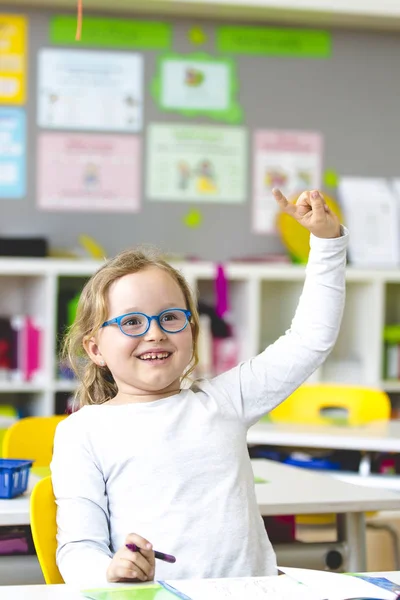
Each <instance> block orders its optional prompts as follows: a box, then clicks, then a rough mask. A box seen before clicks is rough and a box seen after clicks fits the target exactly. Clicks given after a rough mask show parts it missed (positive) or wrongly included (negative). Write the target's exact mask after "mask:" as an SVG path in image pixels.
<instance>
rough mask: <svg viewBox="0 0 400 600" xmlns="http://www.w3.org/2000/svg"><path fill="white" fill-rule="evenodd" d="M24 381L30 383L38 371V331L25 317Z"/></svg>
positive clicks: (28, 318)
mask: <svg viewBox="0 0 400 600" xmlns="http://www.w3.org/2000/svg"><path fill="white" fill-rule="evenodd" d="M25 344H26V346H25V348H26V354H25V364H24V375H25V380H26V381H30V380H31V379H33V377H34V376H35V375H36V373H37V372H38V371H39V366H40V364H39V363H40V359H39V350H40V329H39V327H37V326H36V325H35V323H34V322H33V319H32V318H31V317H26V321H25Z"/></svg>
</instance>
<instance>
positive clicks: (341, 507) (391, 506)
mask: <svg viewBox="0 0 400 600" xmlns="http://www.w3.org/2000/svg"><path fill="white" fill-rule="evenodd" d="M252 464H253V470H254V474H255V475H256V476H258V477H262V478H263V479H265V480H267V481H268V483H266V484H256V495H257V502H258V506H259V509H260V512H261V514H262V515H264V516H272V515H306V514H326V513H335V514H336V515H337V523H336V527H337V537H338V540H339V541H340V542H343V543H344V544H346V546H347V548H348V554H349V560H348V569H349V570H350V571H353V572H356V571H365V570H366V529H365V517H364V513H365V512H368V511H384V510H399V509H400V495H399V494H396V493H394V492H391V491H388V490H383V489H379V488H368V487H364V486H358V485H354V484H352V483H346V482H343V481H340V480H337V479H334V478H333V477H331V476H329V475H325V474H320V473H316V472H314V471H308V470H306V469H299V468H297V467H292V466H289V465H283V464H281V463H278V462H274V461H269V460H265V459H257V460H253V461H252Z"/></svg>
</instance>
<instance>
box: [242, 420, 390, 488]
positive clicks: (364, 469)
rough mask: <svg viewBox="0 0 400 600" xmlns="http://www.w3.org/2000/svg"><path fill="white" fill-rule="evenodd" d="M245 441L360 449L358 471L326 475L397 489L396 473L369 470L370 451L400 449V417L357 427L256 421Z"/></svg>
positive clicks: (274, 444)
mask: <svg viewBox="0 0 400 600" xmlns="http://www.w3.org/2000/svg"><path fill="white" fill-rule="evenodd" d="M247 442H248V444H256V445H260V444H261V445H265V446H283V447H287V448H309V449H325V450H356V451H359V452H362V453H363V460H362V461H361V463H360V470H359V472H358V473H355V472H347V471H327V473H329V475H331V476H332V477H335V478H337V479H340V480H342V481H346V482H348V483H356V484H358V485H366V486H369V487H381V488H383V489H388V490H396V491H400V476H399V475H380V474H377V473H373V474H371V473H370V469H371V456H370V454H371V453H372V452H399V453H400V421H376V422H374V423H370V424H368V425H364V426H359V427H345V426H343V427H338V426H333V425H300V424H294V423H257V424H256V425H254V426H253V427H251V428H250V430H249V432H248V435H247Z"/></svg>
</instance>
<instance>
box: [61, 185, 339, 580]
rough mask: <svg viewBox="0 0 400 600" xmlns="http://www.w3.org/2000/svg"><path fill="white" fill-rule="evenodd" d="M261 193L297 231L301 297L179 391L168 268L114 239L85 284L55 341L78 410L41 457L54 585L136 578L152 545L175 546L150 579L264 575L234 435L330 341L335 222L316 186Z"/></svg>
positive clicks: (247, 476) (141, 576)
mask: <svg viewBox="0 0 400 600" xmlns="http://www.w3.org/2000/svg"><path fill="white" fill-rule="evenodd" d="M274 195H275V198H276V200H277V202H278V204H279V205H280V207H281V209H282V210H285V211H286V212H288V213H290V214H291V215H292V216H293V217H294V218H295V219H297V220H298V221H299V222H300V223H301V224H302V225H304V227H306V228H307V229H308V230H309V231H310V232H311V238H310V243H311V251H310V257H309V262H308V266H307V274H306V281H305V284H304V289H303V293H302V296H301V298H300V302H299V305H298V308H297V311H296V314H295V316H294V319H293V322H292V325H291V328H290V329H289V331H287V332H286V334H285V335H284V336H282V337H280V338H279V339H278V340H277V341H276V342H275V343H274V344H272V345H271V346H269V347H268V348H267V349H266V350H264V352H262V353H261V354H259V355H258V356H256V357H255V358H253V359H251V360H249V361H247V362H244V363H242V364H240V365H238V366H237V367H235V368H234V369H232V370H230V371H228V372H226V373H223V374H222V375H219V376H218V377H216V378H214V379H211V380H201V381H197V382H196V383H194V384H193V385H192V386H191V387H190V388H189V389H182V386H181V382H182V380H183V378H184V376H187V375H188V374H190V372H191V371H192V370H193V368H194V367H195V365H196V361H197V348H196V345H197V340H198V334H199V320H198V315H197V311H196V306H195V303H194V300H193V298H192V296H191V293H190V290H189V288H188V285H187V283H186V282H185V280H184V278H183V277H182V275H181V274H180V273H179V272H178V271H176V270H175V269H173V268H172V267H171V266H170V265H168V264H167V263H165V262H164V261H163V260H160V259H158V258H153V257H151V256H149V255H147V254H144V253H143V252H140V251H133V250H128V251H125V252H122V253H121V254H120V255H118V256H117V257H116V258H114V259H112V260H109V261H108V262H106V263H105V264H104V265H103V266H102V267H101V268H100V269H99V270H98V271H97V273H95V274H94V275H93V276H92V278H91V279H90V280H89V282H88V283H87V284H86V286H85V288H84V290H83V292H82V295H81V299H80V302H79V306H78V311H77V317H76V321H75V323H74V325H73V326H72V328H71V330H70V331H69V334H68V336H67V339H66V344H67V350H68V354H69V359H70V361H71V362H72V364H73V366H74V368H75V369H76V372H77V375H78V377H79V378H80V381H81V384H80V388H79V390H78V398H79V401H80V405H81V407H82V408H81V409H80V410H79V411H78V412H76V413H74V414H73V415H71V416H70V417H68V419H66V420H65V421H63V422H62V423H61V424H60V425H59V426H58V428H57V432H56V437H55V442H54V455H53V460H52V465H51V466H52V478H53V487H54V493H55V496H56V501H57V505H58V509H57V524H58V549H57V563H58V566H59V569H60V572H61V574H62V576H63V578H64V580H65V581H66V582H67V583H75V584H79V585H88V584H91V585H93V584H95V585H99V584H102V583H105V582H106V581H109V582H117V581H134V580H141V581H146V580H152V579H153V578H154V576H155V560H154V552H153V547H154V548H157V549H158V550H161V551H164V552H167V553H170V554H173V555H174V556H175V557H176V563H175V564H170V563H167V562H161V561H157V579H179V578H194V577H238V576H261V575H273V574H276V559H275V554H274V552H273V549H272V547H271V544H270V542H269V540H268V537H267V534H266V532H265V528H264V524H263V521H262V519H261V516H260V514H259V511H258V507H257V502H256V498H255V492H254V483H253V473H252V469H251V463H250V460H249V455H248V451H247V445H246V432H247V429H248V428H249V427H250V426H251V425H252V424H254V423H255V422H256V421H258V420H259V419H260V417H262V416H263V415H265V414H266V413H268V412H269V411H270V410H272V409H273V408H274V407H275V406H276V405H277V404H279V403H280V402H281V401H282V400H284V399H285V398H286V397H287V396H288V395H289V394H291V393H292V392H293V391H294V390H295V389H296V388H297V387H298V386H299V385H300V384H301V383H303V382H304V381H305V380H306V379H307V378H308V377H309V376H310V375H311V374H312V372H313V371H314V370H315V369H316V368H317V367H318V366H319V365H321V363H322V362H323V361H324V360H325V358H326V357H327V355H328V354H329V352H330V350H331V349H332V347H333V345H334V343H335V341H336V338H337V335H338V331H339V326H340V322H341V318H342V312H343V306H344V298H345V260H346V258H345V254H346V246H347V231H346V230H345V229H344V228H343V227H342V228H341V226H340V224H339V221H338V219H337V217H336V216H335V215H334V214H333V213H332V212H331V211H330V210H329V208H328V207H327V206H326V205H325V203H324V200H323V197H322V196H321V194H320V193H319V192H318V191H312V192H304V193H303V194H301V196H300V197H299V199H298V200H297V203H296V204H291V203H288V201H287V200H286V198H285V197H284V196H283V195H282V194H281V192H279V191H278V190H274ZM271 318H273V315H272V316H271ZM126 544H135V545H136V546H137V547H138V548H139V551H132V549H128V548H127V547H126ZM153 545H154V546H153Z"/></svg>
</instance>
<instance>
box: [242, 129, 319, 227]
mask: <svg viewBox="0 0 400 600" xmlns="http://www.w3.org/2000/svg"><path fill="white" fill-rule="evenodd" d="M322 148H323V139H322V136H321V134H319V133H317V132H310V131H290V130H289V131H285V130H260V131H256V133H255V134H254V192H253V230H254V231H255V232H256V233H273V232H274V231H275V220H276V215H277V212H278V211H277V204H276V201H275V199H274V197H273V195H272V193H271V190H272V188H274V187H277V188H279V189H280V190H281V191H282V193H283V194H284V195H285V196H286V197H287V198H288V200H290V199H293V196H294V195H295V194H298V193H300V192H302V191H304V190H311V189H314V188H319V187H320V185H321V172H322Z"/></svg>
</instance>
